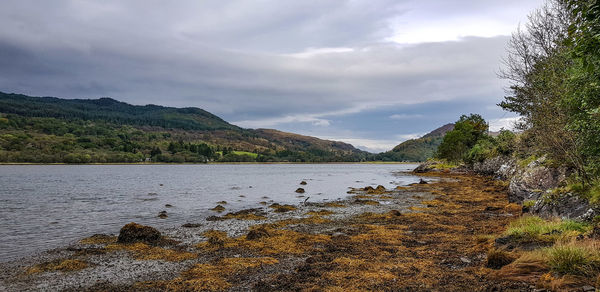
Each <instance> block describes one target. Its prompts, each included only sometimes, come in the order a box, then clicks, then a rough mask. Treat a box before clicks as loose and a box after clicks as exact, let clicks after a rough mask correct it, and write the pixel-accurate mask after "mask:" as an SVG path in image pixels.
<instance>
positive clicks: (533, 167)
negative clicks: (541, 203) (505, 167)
mask: <svg viewBox="0 0 600 292" xmlns="http://www.w3.org/2000/svg"><path fill="white" fill-rule="evenodd" d="M545 161H546V159H545V158H544V157H542V158H539V159H536V160H534V161H533V162H531V163H529V164H528V165H527V166H526V167H525V168H519V169H518V170H516V171H515V173H514V175H513V176H512V178H511V179H510V184H509V187H508V200H509V202H511V203H523V201H529V200H537V199H538V198H539V197H540V195H541V194H542V193H543V192H545V191H546V190H548V189H552V188H556V187H558V185H559V184H560V183H561V182H563V181H564V180H565V179H566V178H567V176H568V175H569V173H568V172H567V170H566V169H565V168H552V167H547V166H545V165H544V162H545Z"/></svg>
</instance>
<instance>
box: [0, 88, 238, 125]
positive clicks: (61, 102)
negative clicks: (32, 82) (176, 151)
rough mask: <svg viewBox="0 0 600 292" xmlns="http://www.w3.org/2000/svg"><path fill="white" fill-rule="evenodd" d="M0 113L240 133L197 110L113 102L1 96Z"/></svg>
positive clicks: (108, 100)
mask: <svg viewBox="0 0 600 292" xmlns="http://www.w3.org/2000/svg"><path fill="white" fill-rule="evenodd" d="M0 112H2V113H12V114H17V115H21V116H26V117H46V118H59V119H68V120H75V119H80V120H92V121H102V122H109V123H115V124H125V125H136V126H156V127H163V128H174V129H183V130H239V128H238V127H237V126H234V125H231V124H229V123H227V122H226V121H224V120H222V119H221V118H219V117H217V116H215V115H213V114H211V113H209V112H207V111H205V110H202V109H199V108H195V107H188V108H173V107H164V106H158V105H145V106H139V105H131V104H128V103H124V102H120V101H117V100H114V99H112V98H108V97H104V98H100V99H61V98H55V97H32V96H27V95H22V94H7V93H3V92H0Z"/></svg>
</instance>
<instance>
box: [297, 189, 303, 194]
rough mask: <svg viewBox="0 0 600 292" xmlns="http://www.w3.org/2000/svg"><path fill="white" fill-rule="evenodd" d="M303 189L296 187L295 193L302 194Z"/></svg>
mask: <svg viewBox="0 0 600 292" xmlns="http://www.w3.org/2000/svg"><path fill="white" fill-rule="evenodd" d="M304 192H305V190H304V189H303V188H298V189H296V193H298V194H304Z"/></svg>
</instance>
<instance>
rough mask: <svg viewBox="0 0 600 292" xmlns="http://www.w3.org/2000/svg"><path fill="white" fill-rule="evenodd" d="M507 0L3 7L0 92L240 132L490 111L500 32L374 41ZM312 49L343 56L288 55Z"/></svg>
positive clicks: (27, 3)
mask: <svg viewBox="0 0 600 292" xmlns="http://www.w3.org/2000/svg"><path fill="white" fill-rule="evenodd" d="M510 1H511V2H509V4H507V3H506V2H497V3H496V2H494V3H488V2H486V5H483V4H481V3H483V2H481V1H473V0H463V1H444V2H443V3H442V2H431V1H410V0H406V1H394V0H374V1H352V0H340V1H323V0H310V1H307V0H298V1H293V0H289V1H280V0H262V1H241V0H238V1H221V0H211V1H208V0H207V1H191V0H190V1H177V2H165V1H158V0H152V1H146V0H144V1H142V0H137V1H52V2H50V1H32V0H7V1H2V2H1V3H0V27H2V29H0V90H2V91H10V92H18V93H25V94H32V95H44V96H46V95H53V96H58V97H67V98H86V97H88V98H97V97H102V96H112V97H115V98H117V99H121V100H125V101H127V102H131V103H134V104H147V103H155V104H164V105H172V106H198V107H201V108H204V109H206V110H209V111H211V112H214V113H216V114H219V115H222V116H223V117H225V118H226V119H227V120H229V121H235V122H237V121H246V122H248V123H249V124H252V125H260V123H261V121H263V120H264V121H266V122H268V124H271V125H272V124H273V123H274V122H277V121H278V120H281V121H292V122H297V121H300V122H306V123H312V124H313V125H316V126H317V127H321V128H320V130H319V131H322V133H324V134H323V135H326V131H327V129H325V128H324V127H323V126H328V125H329V124H328V121H329V120H330V119H331V117H336V116H344V115H350V114H355V113H356V112H360V111H362V110H365V109H373V108H387V107H392V106H395V107H398V106H400V105H409V104H423V103H432V102H436V101H438V102H439V101H456V102H461V103H465V102H469V101H475V100H477V101H478V102H481V100H482V99H490V102H489V104H490V105H493V104H494V103H496V102H497V100H496V99H495V98H497V97H499V96H501V95H502V90H501V88H502V83H501V82H500V81H499V80H498V79H497V78H496V76H495V72H496V71H497V68H498V64H499V62H498V61H499V59H500V57H501V56H502V54H503V51H504V44H505V42H506V40H507V37H506V36H497V37H490V38H481V37H465V38H461V39H460V40H459V41H451V42H437V43H436V42H432V43H420V44H415V45H410V46H403V45H398V44H395V43H391V42H388V41H385V39H386V38H387V37H389V36H390V35H391V34H392V33H393V32H394V31H395V30H396V29H397V28H393V27H392V24H393V23H402V20H403V19H404V20H410V21H414V23H420V22H427V21H428V20H429V19H434V18H435V19H436V20H438V19H439V20H444V19H449V20H454V19H459V18H461V17H463V16H464V17H473V16H477V17H479V15H480V14H481V16H482V17H485V16H486V15H503V14H506V13H508V14H511V15H513V14H515V13H516V12H514V11H513V12H511V11H510V10H518V8H515V7H520V6H518V5H517V4H516V3H517V2H516V0H510ZM535 2H537V0H536V1H535ZM511 3H512V4H511ZM527 5H532V4H531V3H529V2H528V3H527ZM505 7H507V8H505ZM419 9H421V10H419ZM469 9H473V10H472V11H470V10H469ZM503 11H504V12H503ZM505 11H508V12H505ZM419 13H424V14H425V15H427V17H425V18H420V19H419V17H418V15H419ZM524 13H525V12H523V14H524ZM517 14H518V13H517ZM433 17H434V18H433ZM502 17H504V16H502ZM515 26H516V23H515ZM506 34H508V32H507V33H506ZM322 48H344V49H343V50H329V51H330V52H329V53H326V52H327V51H328V50H322V51H320V52H321V53H310V54H304V55H302V54H300V55H299V54H298V53H302V52H306V51H309V52H311V51H310V50H311V49H313V50H314V52H319V49H322ZM492 99H494V100H492ZM387 116H389V115H387ZM266 122H265V123H266ZM288 123H289V122H288ZM338 126H339V125H338ZM331 128H333V125H332V127H331ZM339 129H340V128H338V129H337V130H339Z"/></svg>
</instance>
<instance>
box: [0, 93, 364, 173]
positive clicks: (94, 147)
mask: <svg viewBox="0 0 600 292" xmlns="http://www.w3.org/2000/svg"><path fill="white" fill-rule="evenodd" d="M274 135H277V136H274ZM367 157H368V156H367V153H365V152H363V151H360V150H357V149H355V148H354V147H352V146H351V145H349V144H345V143H341V142H334V141H326V140H320V139H317V138H313V137H307V136H300V135H295V134H290V133H284V132H278V131H267V130H262V131H261V130H251V129H241V128H238V127H236V126H233V125H231V124H228V123H227V122H225V121H223V120H221V119H220V118H218V117H216V116H214V115H212V114H210V113H208V112H205V111H203V110H201V109H197V108H183V109H179V108H169V107H161V106H154V105H148V106H133V105H129V104H126V103H122V102H118V101H116V100H112V99H108V98H102V99H98V100H65V99H58V98H39V97H30V96H25V95H16V94H5V93H0V162H16V163H25V162H33V163H135V162H145V161H148V160H149V161H152V162H169V163H183V162H193V163H203V162H207V161H227V162H242V161H243V162H250V161H251V162H254V161H259V162H279V161H292V162H348V161H352V162H358V161H363V160H365V159H366V158H367Z"/></svg>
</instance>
